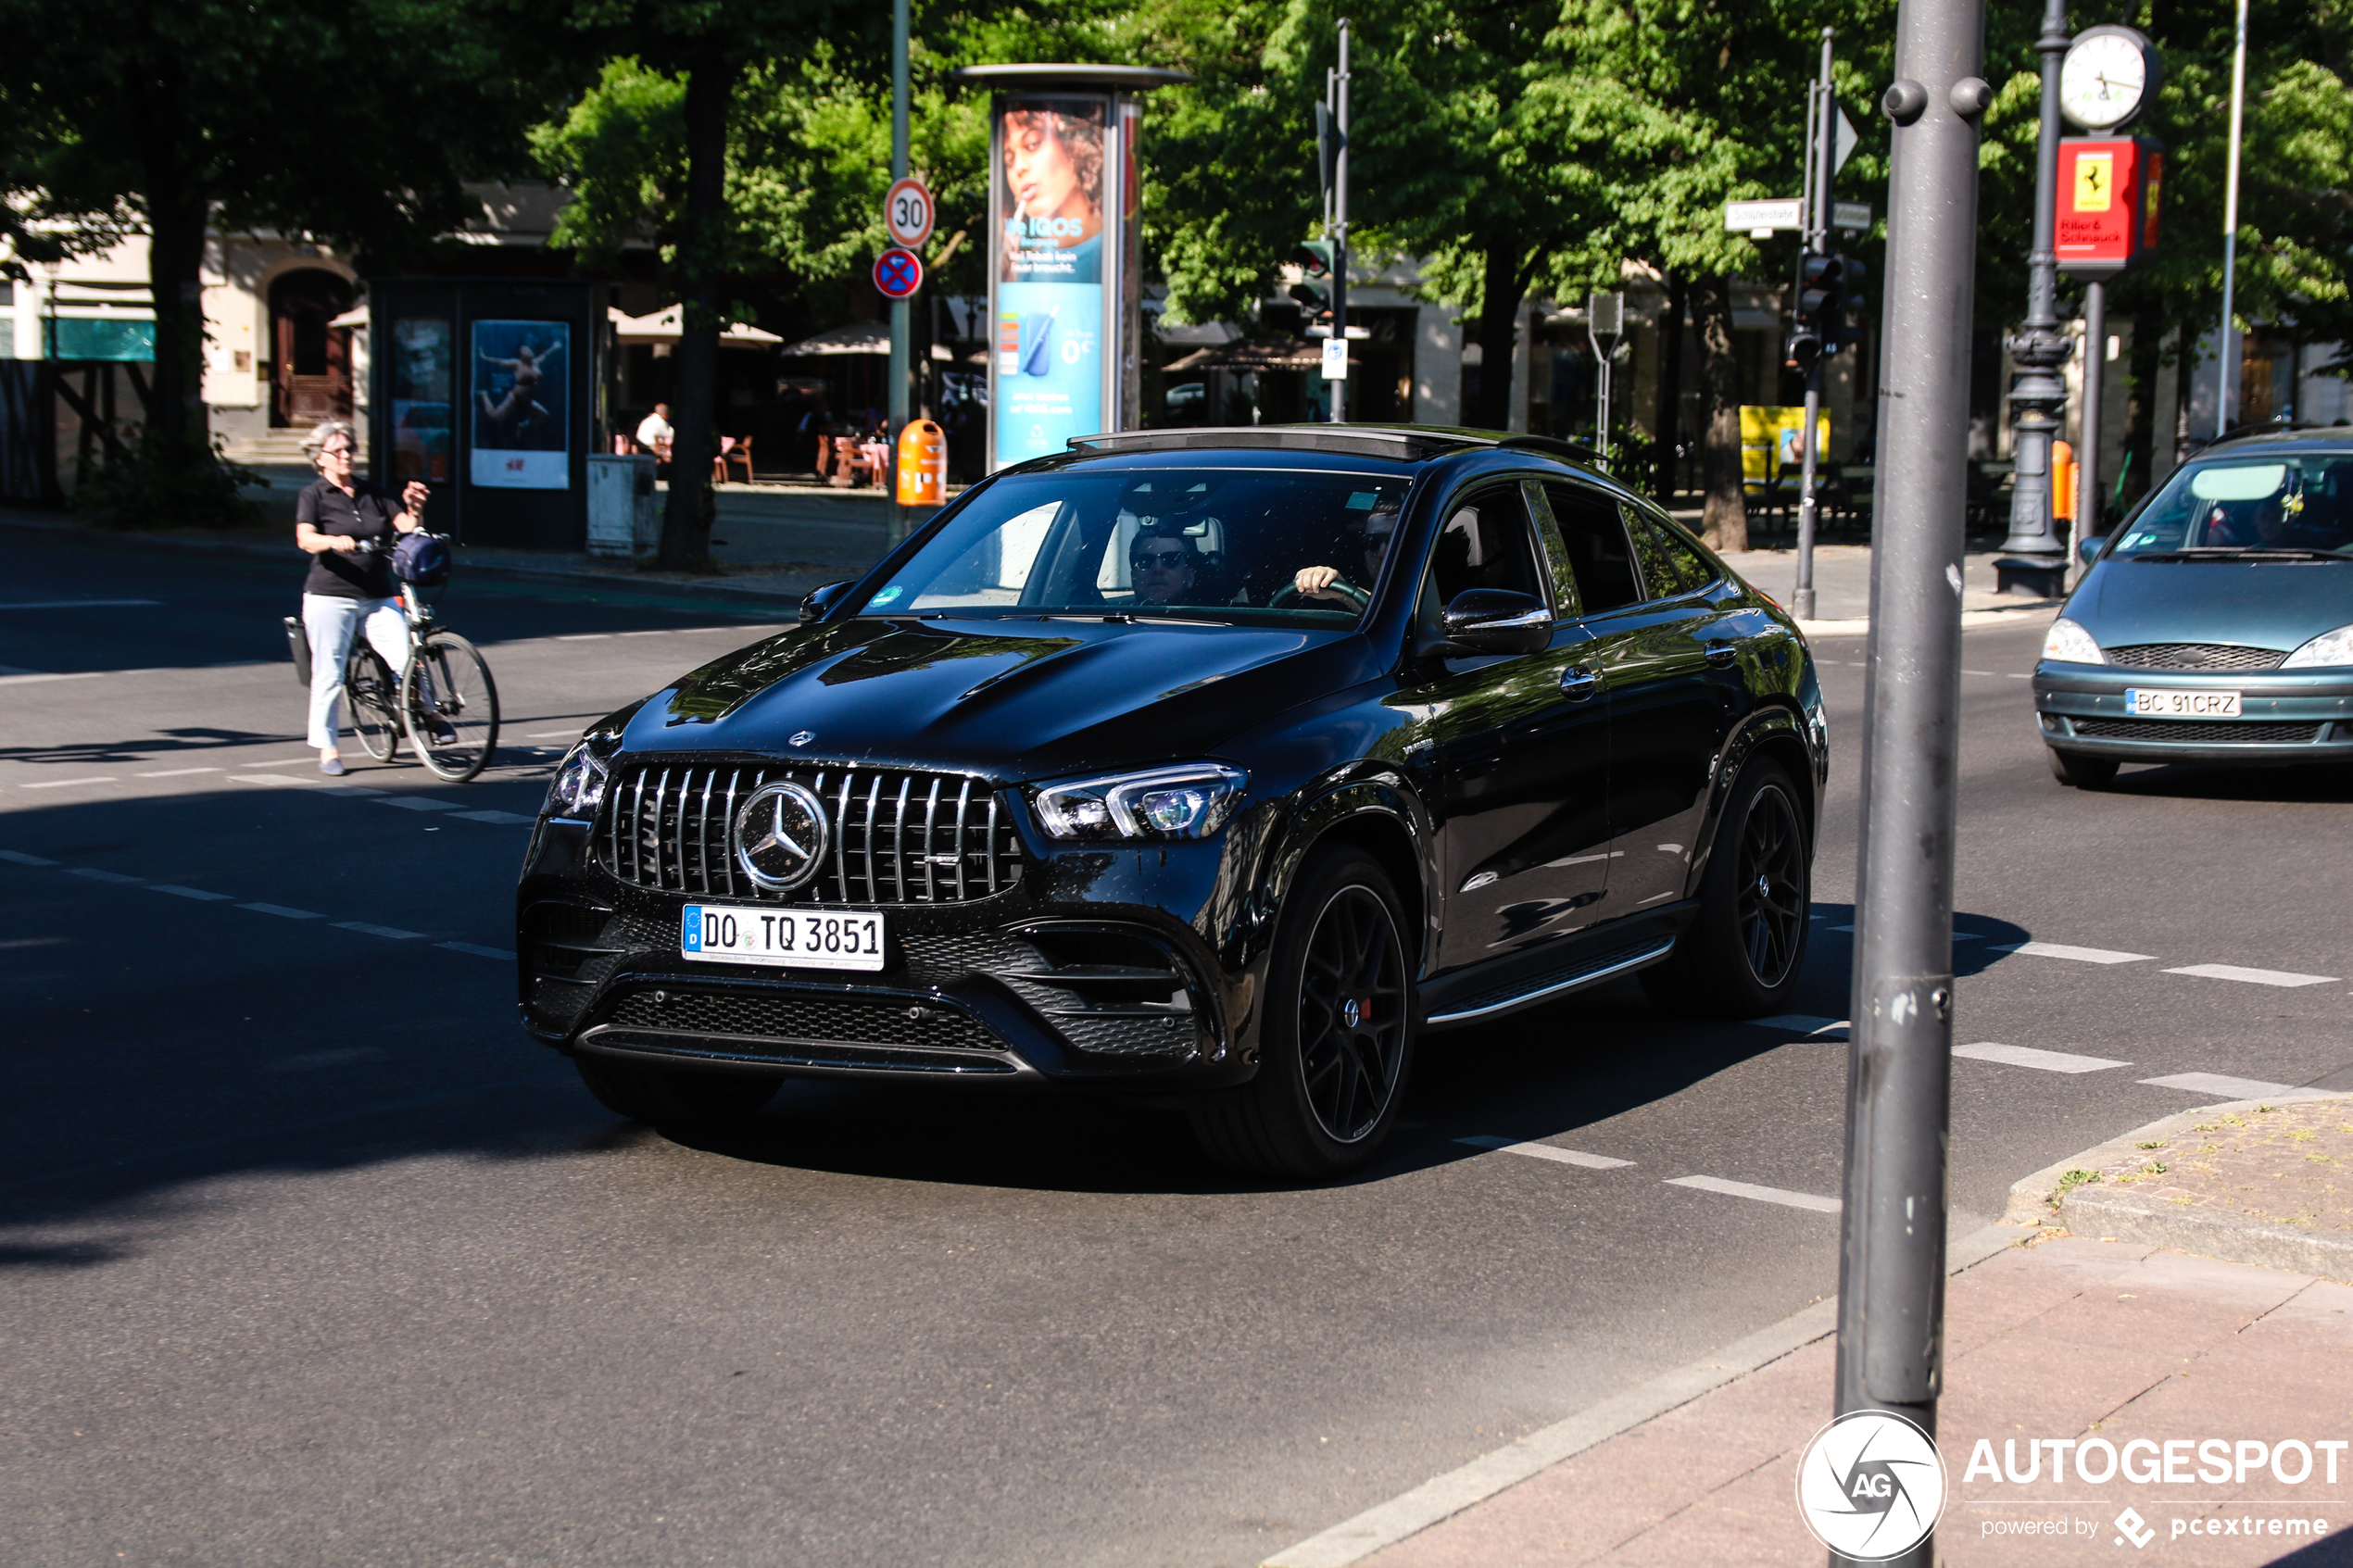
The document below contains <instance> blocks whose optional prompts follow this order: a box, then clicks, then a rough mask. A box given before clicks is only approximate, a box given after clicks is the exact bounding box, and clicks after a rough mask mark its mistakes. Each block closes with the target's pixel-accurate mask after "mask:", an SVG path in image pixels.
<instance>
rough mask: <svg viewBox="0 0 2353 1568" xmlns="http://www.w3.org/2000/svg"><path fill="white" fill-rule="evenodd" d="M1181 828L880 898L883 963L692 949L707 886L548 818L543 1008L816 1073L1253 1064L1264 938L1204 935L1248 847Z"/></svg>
mask: <svg viewBox="0 0 2353 1568" xmlns="http://www.w3.org/2000/svg"><path fill="white" fill-rule="evenodd" d="M1165 850H1166V853H1164V847H1163V846H1159V845H1154V846H1152V847H1151V848H1150V849H1148V850H1143V851H1140V852H1139V851H1138V850H1137V849H1135V848H1132V847H1125V848H1114V847H1100V846H1090V847H1088V849H1086V850H1084V851H1069V852H1063V853H1061V854H1051V855H1048V856H1044V857H1041V858H1037V859H1031V860H1030V861H1029V862H1028V863H1027V865H1026V867H1025V869H1024V873H1023V875H1022V878H1021V880H1020V882H1019V883H1018V884H1016V885H1014V886H1013V887H1012V888H1010V889H1008V890H1006V891H1003V892H1000V893H998V894H996V895H993V896H990V897H978V898H973V899H970V900H967V901H963V902H953V903H904V904H887V905H881V906H875V907H878V908H880V909H882V910H883V912H884V913H885V914H886V916H887V921H888V930H889V934H890V935H889V943H888V952H887V962H886V967H885V968H884V969H882V970H880V971H878V972H871V973H869V972H842V971H827V970H789V969H775V968H770V967H767V966H764V965H750V964H740V965H739V964H720V963H708V962H702V961H698V960H686V959H683V958H681V957H680V955H679V951H678V932H679V923H680V919H681V912H682V910H683V909H684V908H685V907H686V905H687V904H689V903H700V902H709V901H711V900H710V899H709V898H707V897H704V896H702V895H691V896H690V895H687V894H683V893H657V892H651V891H648V890H647V889H645V888H642V887H637V886H634V885H631V884H627V883H624V882H623V881H621V880H619V879H617V878H615V877H613V876H611V875H610V874H608V873H607V872H606V871H605V870H604V868H603V867H602V866H600V865H599V864H598V860H597V858H596V855H595V853H594V852H593V850H592V847H591V845H590V842H589V831H588V829H587V828H586V826H585V824H572V823H566V822H543V823H542V824H541V825H540V827H539V829H538V830H537V832H536V833H535V834H534V836H533V843H532V849H531V856H530V859H529V861H528V863H527V864H526V866H525V868H524V872H523V875H522V882H521V884H519V886H518V888H517V895H516V897H517V903H516V915H517V926H518V930H517V943H516V953H517V960H518V962H517V970H518V980H519V987H520V989H519V996H518V1001H519V1003H520V1005H521V1009H522V1021H523V1024H524V1027H525V1028H526V1029H528V1030H529V1031H530V1032H531V1033H532V1034H533V1035H535V1037H537V1038H538V1039H540V1040H541V1041H543V1042H545V1043H547V1044H548V1045H551V1046H554V1047H557V1048H558V1049H560V1050H562V1051H565V1052H566V1053H573V1052H589V1053H599V1054H610V1055H622V1056H628V1057H633V1058H638V1059H641V1060H642V1059H648V1058H660V1059H663V1060H671V1061H675V1062H678V1063H681V1064H686V1063H699V1064H708V1065H711V1066H714V1067H717V1066H736V1067H757V1068H763V1069H767V1070H770V1071H774V1072H781V1073H787V1074H791V1075H796V1076H811V1077H860V1078H898V1079H912V1080H922V1081H929V1082H940V1081H962V1082H972V1083H1005V1084H1016V1083H1029V1084H1043V1083H1059V1084H1071V1085H1099V1086H1104V1087H1117V1088H1119V1089H1122V1090H1125V1091H1127V1092H1131V1093H1183V1092H1192V1091H1196V1090H1200V1089H1205V1088H1214V1087H1218V1086H1221V1085H1226V1084H1229V1083H1235V1082H1239V1081H1241V1080H1242V1079H1244V1078H1247V1077H1248V1076H1249V1073H1250V1071H1251V1064H1252V1061H1253V1060H1254V1058H1255V1052H1254V1050H1253V1049H1252V1040H1250V1039H1249V1038H1247V1037H1246V1035H1245V1029H1246V1025H1247V1021H1248V1017H1249V1013H1250V1009H1249V1008H1248V1006H1247V998H1248V997H1249V996H1250V995H1251V989H1252V988H1251V984H1250V959H1249V957H1248V956H1247V953H1246V949H1247V947H1249V944H1248V943H1246V942H1244V941H1241V940H1239V938H1238V939H1237V940H1235V941H1233V942H1230V943H1227V944H1224V945H1220V944H1218V943H1215V942H1213V941H1212V940H1210V939H1208V938H1205V937H1204V936H1203V935H1202V928H1208V929H1213V930H1214V924H1213V923H1212V922H1214V919H1215V917H1216V915H1217V913H1218V897H1217V895H1218V892H1219V889H1220V887H1221V886H1222V885H1227V880H1226V879H1224V878H1221V877H1220V876H1219V874H1218V872H1219V869H1220V866H1221V863H1222V857H1223V856H1224V855H1225V854H1226V853H1227V852H1228V847H1227V845H1226V844H1224V843H1222V842H1220V841H1217V840H1211V841H1204V842H1202V843H1199V844H1187V845H1182V846H1177V845H1171V846H1167V847H1165ZM734 901H735V902H749V901H750V900H749V899H736V900H734ZM1180 911H1182V912H1180Z"/></svg>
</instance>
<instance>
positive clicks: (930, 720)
mask: <svg viewBox="0 0 2353 1568" xmlns="http://www.w3.org/2000/svg"><path fill="white" fill-rule="evenodd" d="M1016 626H1018V628H1019V629H1018V630H1016V629H1015V627H1016ZM1369 658H1370V652H1369V648H1368V647H1367V645H1366V644H1365V639H1364V638H1363V637H1361V636H1359V635H1357V634H1356V633H1353V632H1348V631H1327V630H1324V629H1321V628H1315V629H1296V630H1295V629H1291V628H1262V627H1249V626H1208V625H1181V624H1180V625H1169V624H1155V623H1151V622H1121V621H1102V620H1080V619H1071V620H1062V619H1056V620H1051V621H1040V620H1028V619H1025V620H1023V621H1019V622H1008V621H887V620H878V619H876V620H869V619H857V620H850V621H840V622H837V623H835V624H831V625H824V626H812V627H802V628H798V629H796V630H793V631H790V632H786V633H783V634H782V635H780V636H775V637H771V638H769V639H767V640H766V641H764V642H760V643H755V644H753V645H752V646H749V647H746V648H741V649H738V650H737V651H736V652H735V653H732V654H730V655H728V656H727V657H726V658H724V659H718V660H716V661H714V662H712V663H711V664H707V665H705V666H703V668H701V669H700V670H698V671H695V672H694V673H692V674H690V675H688V676H686V677H685V678H684V679H682V680H680V681H679V682H677V683H676V684H674V685H673V686H671V687H669V688H668V689H667V690H666V691H665V692H662V693H659V694H657V695H656V696H654V697H653V698H652V699H651V700H649V701H648V702H647V703H646V705H645V706H644V707H643V708H641V709H638V710H637V712H636V714H635V716H634V717H633V718H632V719H631V720H630V721H629V725H628V728H627V730H626V731H625V733H624V736H623V746H624V747H625V748H626V749H628V750H631V751H640V752H681V751H726V752H773V753H776V754H780V755H793V754H795V753H798V754H799V755H802V756H806V757H810V758H812V759H813V758H823V759H833V760H839V761H844V762H855V763H862V764H865V765H870V766H872V765H892V764H896V765H900V766H909V767H917V766H920V767H931V768H950V769H975V770H979V771H986V772H989V773H994V774H996V775H998V776H1000V777H1031V778H1038V777H1047V776H1051V775H1052V774H1056V773H1062V772H1070V771H1080V770H1085V769H1092V768H1109V767H1126V766H1129V765H1136V764H1149V763H1152V762H1157V761H1164V760H1171V759H1181V758H1190V757H1201V756H1204V755H1210V754H1214V752H1215V750H1216V748H1217V746H1219V744H1220V743H1221V742H1223V741H1225V740H1226V739H1227V738H1228V737H1229V736H1231V735H1233V734H1236V733H1237V732H1239V731H1240V730H1244V729H1248V728H1251V727H1253V726H1255V725H1258V724H1262V723H1264V722H1265V720H1266V719H1267V718H1268V717H1270V716H1271V715H1273V714H1275V713H1277V712H1280V711H1281V710H1283V709H1288V708H1291V707H1294V706H1296V705H1298V704H1300V703H1302V702H1308V701H1312V700H1313V699H1315V697H1317V696H1322V695H1324V694H1326V693H1327V692H1329V691H1332V690H1334V689H1336V688H1339V687H1342V686H1345V685H1349V684H1353V683H1354V682H1355V681H1357V680H1360V679H1363V678H1365V675H1366V674H1367V673H1369V671H1368V670H1367V669H1366V666H1367V664H1368V661H1369ZM802 734H806V735H807V736H808V738H807V739H806V740H799V739H797V737H799V736H800V735H802Z"/></svg>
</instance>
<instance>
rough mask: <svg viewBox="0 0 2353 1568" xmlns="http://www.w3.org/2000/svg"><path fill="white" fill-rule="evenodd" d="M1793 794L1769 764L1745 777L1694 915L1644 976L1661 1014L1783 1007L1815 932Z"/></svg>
mask: <svg viewBox="0 0 2353 1568" xmlns="http://www.w3.org/2000/svg"><path fill="white" fill-rule="evenodd" d="M1801 799H1802V797H1800V796H1799V794H1798V792H1797V786H1796V785H1795V784H1793V783H1792V782H1791V781H1790V776H1789V773H1788V771H1786V770H1785V769H1783V768H1782V767H1781V765H1780V763H1779V762H1776V761H1774V760H1772V759H1770V758H1765V757H1759V758H1756V759H1753V760H1751V761H1750V762H1749V764H1748V765H1747V766H1746V767H1744V768H1743V769H1742V770H1741V774H1740V777H1739V778H1737V779H1735V780H1734V781H1733V782H1732V791H1731V794H1730V797H1728V798H1727V799H1726V800H1725V802H1724V814H1723V817H1722V819H1721V820H1720V821H1719V822H1718V825H1717V829H1716V842H1715V845H1714V847H1712V848H1711V850H1710V851H1709V853H1708V858H1707V870H1706V871H1705V872H1703V873H1702V874H1701V876H1700V888H1699V915H1698V918H1697V919H1695V920H1693V921H1692V923H1691V925H1690V926H1689V927H1687V928H1686V929H1685V930H1684V932H1683V935H1682V937H1681V939H1680V941H1678V942H1677V943H1676V944H1675V950H1674V952H1673V953H1672V954H1671V955H1669V957H1668V958H1667V961H1666V962H1665V963H1661V964H1655V965H1653V966H1652V967H1651V968H1649V969H1646V970H1644V971H1642V989H1643V990H1644V991H1646V992H1648V993H1649V995H1650V998H1651V1000H1652V1001H1653V1002H1654V1003H1655V1004H1656V1005H1657V1006H1659V1007H1661V1008H1663V1009H1666V1010H1669V1011H1674V1012H1686V1013H1699V1014H1704V1015H1706V1016H1709V1017H1715V1018H1761V1017H1763V1016H1764V1015H1766V1014H1767V1013H1772V1012H1779V1011H1780V1010H1782V1009H1784V1008H1785V1007H1787V1006H1788V1004H1789V999H1790V997H1791V996H1792V995H1793V994H1794V993H1795V992H1796V990H1797V983H1798V979H1799V977H1800V976H1801V975H1802V974H1803V973H1804V972H1805V969H1806V943H1807V939H1808V937H1809V936H1810V935H1811V934H1812V930H1813V925H1812V918H1813V908H1812V906H1813V896H1814V846H1813V842H1812V839H1811V837H1810V836H1809V835H1808V834H1807V832H1806V813H1805V809H1804V808H1803V806H1802V805H1801V804H1800V801H1801Z"/></svg>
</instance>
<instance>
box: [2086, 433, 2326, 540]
mask: <svg viewBox="0 0 2353 1568" xmlns="http://www.w3.org/2000/svg"><path fill="white" fill-rule="evenodd" d="M2182 550H2196V551H2199V552H2201V553H2204V552H2238V551H2246V550H2293V551H2326V552H2329V553H2331V554H2353V453H2341V452H2308V453H2302V454H2298V455H2295V456H2289V455H2285V454H2283V455H2281V456H2279V457H2272V458H2216V459H2214V460H2212V461H2210V462H2203V463H2192V464H2191V465H2190V466H2189V467H2187V468H2184V469H2183V470H2181V471H2180V472H2179V473H2176V474H2175V475H2174V476H2173V477H2172V478H2171V480H2169V481H2168V482H2167V483H2166V485H2165V488H2164V489H2162V490H2160V491H2158V493H2157V495H2156V496H2155V498H2153V499H2152V500H2151V501H2150V502H2149V504H2148V505H2147V506H2145V507H2143V508H2141V510H2140V511H2139V512H2138V513H2137V514H2136V515H2135V516H2134V517H2133V521H2131V522H2130V523H2129V524H2127V525H2126V527H2125V530H2124V536H2123V537H2122V538H2120V539H2119V540H2118V541H2117V542H2116V548H2115V549H2114V551H2113V552H2112V553H2113V554H2115V555H2119V556H2150V555H2164V554H2171V553H2173V552H2176V551H2182Z"/></svg>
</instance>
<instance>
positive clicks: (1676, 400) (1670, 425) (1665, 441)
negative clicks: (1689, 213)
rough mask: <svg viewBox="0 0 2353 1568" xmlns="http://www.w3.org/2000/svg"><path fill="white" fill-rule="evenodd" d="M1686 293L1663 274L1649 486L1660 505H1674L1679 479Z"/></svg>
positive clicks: (1686, 289) (1676, 280) (1677, 280)
mask: <svg viewBox="0 0 2353 1568" xmlns="http://www.w3.org/2000/svg"><path fill="white" fill-rule="evenodd" d="M1690 293H1691V291H1690V289H1689V287H1688V286H1687V285H1686V284H1685V283H1684V282H1683V280H1682V278H1681V277H1680V275H1678V274H1676V273H1673V272H1669V273H1668V274H1667V314H1666V315H1665V316H1663V317H1661V318H1659V322H1658V416H1657V418H1655V420H1652V421H1651V429H1652V432H1653V434H1652V439H1653V441H1654V442H1655V444H1656V450H1655V452H1654V454H1653V457H1654V458H1655V461H1656V464H1657V470H1656V473H1655V476H1654V477H1653V479H1652V481H1651V489H1652V490H1653V492H1654V493H1655V494H1656V495H1657V496H1658V504H1659V505H1660V506H1662V507H1671V506H1673V505H1674V504H1675V492H1676V487H1677V485H1678V483H1680V478H1681V473H1680V466H1679V465H1678V464H1677V462H1676V460H1675V448H1676V447H1678V446H1680V445H1682V442H1683V312H1684V307H1685V306H1686V304H1687V303H1688V301H1689V298H1690Z"/></svg>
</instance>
